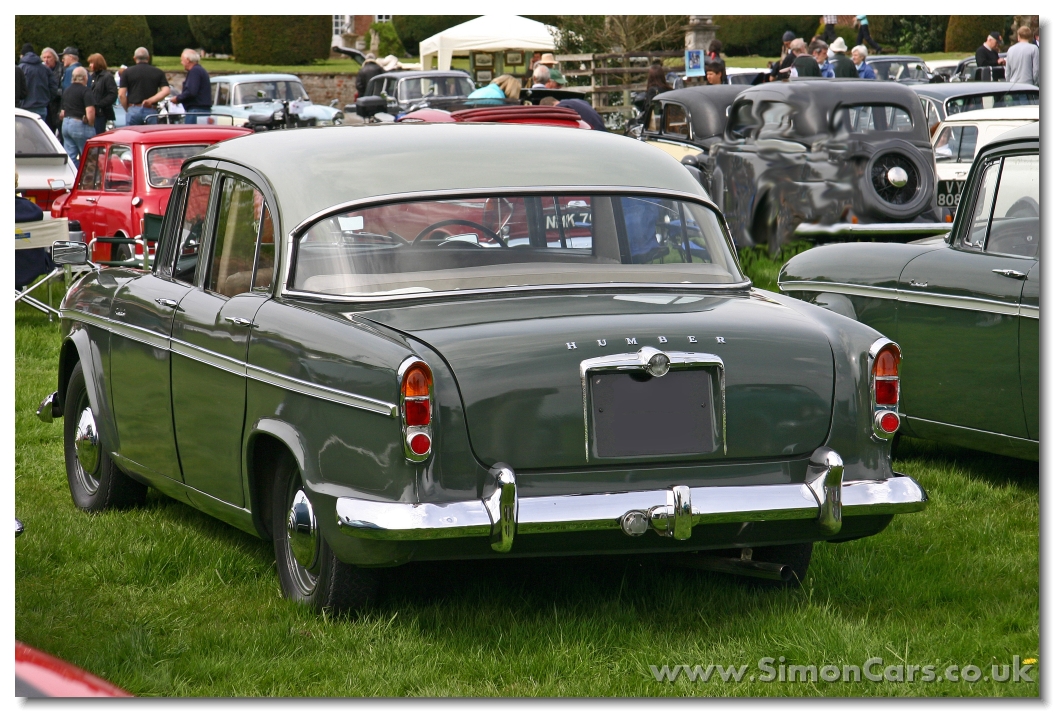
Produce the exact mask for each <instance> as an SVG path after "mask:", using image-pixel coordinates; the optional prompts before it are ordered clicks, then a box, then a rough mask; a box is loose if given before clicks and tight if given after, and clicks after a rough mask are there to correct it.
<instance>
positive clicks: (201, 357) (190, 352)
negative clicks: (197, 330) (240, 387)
mask: <svg viewBox="0 0 1054 712" xmlns="http://www.w3.org/2000/svg"><path fill="white" fill-rule="evenodd" d="M171 341H172V353H174V354H179V355H180V356H185V357H187V358H189V359H191V360H192V361H197V362H198V363H203V364H205V365H206V366H212V367H213V368H218V369H219V370H221V371H226V372H227V373H233V374H234V375H236V376H243V377H244V376H245V362H244V361H239V360H237V359H234V358H231V357H230V356H224V355H223V354H218V353H216V352H215V351H210V350H209V349H203V348H202V347H200V346H196V345H194V344H190V343H187V342H186V341H181V340H179V339H172V340H171Z"/></svg>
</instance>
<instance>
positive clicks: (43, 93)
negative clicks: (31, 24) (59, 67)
mask: <svg viewBox="0 0 1054 712" xmlns="http://www.w3.org/2000/svg"><path fill="white" fill-rule="evenodd" d="M18 66H19V68H20V69H21V70H22V73H23V74H24V75H25V77H26V95H25V98H24V99H22V104H21V106H22V108H23V109H25V110H26V111H32V112H33V113H34V114H36V115H37V116H39V117H40V118H42V119H47V116H48V103H49V102H50V101H51V97H52V96H53V95H54V94H55V92H57V91H58V83H57V82H56V81H55V75H53V74H52V73H51V70H49V69H48V68H47V67H46V66H45V65H44V63H43V62H42V61H41V59H40V57H38V56H37V53H36V52H34V51H33V45H31V44H29V43H28V42H27V43H26V44H24V45H22V59H21V61H19V63H18Z"/></svg>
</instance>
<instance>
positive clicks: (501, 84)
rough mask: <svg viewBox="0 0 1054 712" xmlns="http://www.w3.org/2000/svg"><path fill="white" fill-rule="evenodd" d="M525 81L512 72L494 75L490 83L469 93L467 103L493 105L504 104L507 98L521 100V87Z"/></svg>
mask: <svg viewBox="0 0 1054 712" xmlns="http://www.w3.org/2000/svg"><path fill="white" fill-rule="evenodd" d="M522 87H523V83H522V82H521V81H520V80H519V79H517V78H516V77H514V76H512V75H511V74H502V75H500V76H497V77H494V79H493V80H492V81H491V83H490V84H488V85H487V86H485V87H480V88H479V89H477V90H476V91H474V92H472V93H471V94H469V95H468V99H467V101H466V102H465V103H466V104H469V105H472V106H493V105H496V104H504V103H506V100H507V99H512V100H513V101H519V100H520V89H521V88H522Z"/></svg>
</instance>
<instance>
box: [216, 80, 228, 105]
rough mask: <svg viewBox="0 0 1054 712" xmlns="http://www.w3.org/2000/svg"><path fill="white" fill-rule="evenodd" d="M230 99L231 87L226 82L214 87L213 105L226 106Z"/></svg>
mask: <svg viewBox="0 0 1054 712" xmlns="http://www.w3.org/2000/svg"><path fill="white" fill-rule="evenodd" d="M230 98H231V85H230V84H228V83H227V82H220V83H219V84H217V85H216V99H215V101H214V102H213V103H215V104H216V105H218V106H226V105H227V104H228V103H229V102H230Z"/></svg>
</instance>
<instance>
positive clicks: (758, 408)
mask: <svg viewBox="0 0 1054 712" xmlns="http://www.w3.org/2000/svg"><path fill="white" fill-rule="evenodd" d="M406 129H409V130H406ZM340 132H344V133H340ZM370 132H372V133H370ZM535 132H541V133H537V135H535ZM578 133H582V134H585V133H587V132H571V131H564V130H561V129H552V128H544V127H513V128H512V129H511V133H510V127H493V126H478V127H476V128H475V129H473V128H472V127H463V126H453V127H444V126H430V127H429V126H403V127H399V128H396V129H395V130H394V131H393V130H392V129H391V128H390V127H389V128H380V129H376V128H370V127H366V128H359V129H356V128H351V127H346V128H337V129H335V130H332V131H331V130H330V129H319V130H305V131H301V132H292V131H290V132H284V133H283V132H274V135H273V136H272V135H271V134H262V135H259V136H255V137H248V139H251V140H247V141H246V142H244V143H241V144H239V143H238V141H240V140H241V139H238V140H236V141H232V142H229V143H228V144H225V145H223V146H222V147H217V148H216V149H215V150H212V151H210V152H209V153H208V154H206V155H205V156H204V158H202V159H201V160H195V161H194V162H192V163H189V164H188V165H187V166H185V167H184V175H186V173H187V172H188V171H191V172H193V171H198V172H201V171H208V170H213V169H216V168H219V169H223V170H228V169H229V170H230V171H231V172H234V173H238V174H239V175H240V176H241V177H243V178H245V179H246V180H250V181H252V182H254V183H256V184H257V185H258V187H260V188H261V190H262V193H263V195H264V198H265V200H266V201H267V203H268V205H269V206H270V207H272V208H273V212H274V215H275V218H276V222H277V223H278V226H279V230H278V233H279V236H280V240H282V241H284V240H287V239H288V236H289V231H290V230H291V229H292V227H293V226H295V225H296V224H297V223H298V222H300V221H302V220H303V219H304V218H305V217H306V216H307V215H309V214H311V213H313V212H316V211H317V210H320V209H322V208H323V207H330V206H331V205H332V204H333V203H335V202H341V201H346V200H349V199H352V198H356V197H364V196H365V197H369V196H372V195H378V194H383V193H384V190H383V189H382V188H380V187H378V186H383V185H398V186H399V188H400V190H426V189H428V190H431V189H438V188H443V189H448V188H454V187H466V188H472V187H485V186H489V185H494V184H501V185H516V181H518V182H519V183H520V184H522V185H524V186H526V187H530V186H532V185H535V184H536V183H540V182H541V179H542V175H541V174H540V173H539V171H538V169H537V168H532V169H530V170H528V169H527V168H524V165H526V164H528V163H530V156H532V155H534V153H535V151H536V146H537V145H538V142H537V141H532V140H531V138H532V137H534V138H538V140H539V141H540V140H541V139H544V140H545V142H548V145H547V147H546V151H547V155H549V156H551V157H552V163H551V165H550V164H547V167H546V173H545V175H547V176H549V177H550V181H552V180H558V181H559V182H561V184H564V185H616V184H617V183H618V182H625V180H624V179H623V177H624V176H626V175H629V174H628V173H627V170H628V168H627V166H632V175H633V176H634V179H636V178H638V177H639V179H640V182H639V185H646V186H651V187H653V188H663V189H668V190H670V191H679V192H681V193H691V194H693V195H702V193H701V189H700V188H699V186H698V184H697V183H696V182H695V181H694V179H692V178H691V176H690V174H688V173H687V172H686V171H685V170H684V169H683V167H680V166H678V165H677V164H676V161H673V160H672V159H670V158H669V157H666V156H663V155H662V154H661V153H660V152H657V151H654V150H652V149H651V148H648V147H645V146H644V145H643V144H641V143H639V142H635V141H631V140H628V139H625V138H622V137H615V136H604V135H600V134H598V135H596V136H591V137H588V138H582V137H579V136H578V135H577V134H578ZM286 134H288V135H286ZM572 134H574V135H575V136H574V138H571V137H572ZM385 137H388V138H389V139H390V140H378V139H380V138H385ZM391 137H396V138H397V139H398V140H397V141H396V140H393V139H391ZM437 137H440V138H442V141H440V139H439V138H437ZM473 137H475V138H473ZM510 137H513V138H515V139H516V140H515V141H513V140H511V138H510ZM437 141H438V142H439V143H437ZM582 141H585V142H586V147H585V148H583V147H582V146H581V145H579V142H582ZM437 146H438V148H437ZM295 147H299V148H298V150H297V151H296V155H295V157H296V158H297V160H300V161H301V162H300V163H294V164H290V163H289V160H290V151H292V150H293V148H295ZM322 147H325V150H323V148H322ZM424 147H428V148H429V149H434V151H433V153H434V154H435V155H437V156H439V162H438V164H437V165H442V164H443V161H449V162H451V163H454V162H458V161H461V162H462V163H464V162H466V161H470V160H477V159H478V158H479V157H480V156H488V155H491V154H495V153H500V152H502V151H504V153H503V154H502V156H503V158H505V159H508V160H503V161H493V160H492V161H489V162H486V161H481V162H480V168H479V170H478V171H475V172H473V171H468V170H462V171H460V172H457V171H454V172H450V171H436V170H424V169H422V167H421V165H420V156H421V155H422V153H423V151H424ZM382 149H383V150H382ZM403 149H405V155H404V154H403V153H400V151H401V150H403ZM586 149H588V150H586ZM359 152H361V161H359V163H358V165H360V166H361V169H362V170H363V173H362V175H369V176H371V179H370V180H366V179H363V180H361V181H359V180H351V181H349V180H348V179H347V171H348V165H349V164H350V162H351V159H352V158H353V157H354V158H356V160H358V158H359V157H360V153H359ZM521 153H522V156H521V155H520V154H521ZM565 154H567V155H570V156H571V157H573V158H574V159H575V160H574V161H570V160H566V156H565ZM472 156H476V157H477V158H476V159H473V158H472ZM430 157H431V154H430ZM220 159H230V160H237V161H239V162H240V163H241V164H243V165H242V166H241V167H235V166H232V165H230V164H227V163H224V162H223V160H220ZM587 159H588V160H587ZM304 162H306V165H305V163H304ZM290 165H294V166H295V167H297V168H298V170H289V167H290ZM247 166H253V167H255V171H258V174H257V173H255V172H254V171H251V170H249V169H248V168H247ZM371 166H374V167H377V171H379V172H380V173H383V175H382V176H381V177H383V178H384V180H379V179H378V178H377V173H376V172H375V171H374V169H373V168H371ZM315 168H318V171H319V173H318V174H317V175H313V174H311V171H313V170H315ZM564 168H566V169H567V170H566V171H565V170H564ZM550 169H551V170H550ZM338 171H339V173H338ZM306 175H311V177H312V179H311V180H306V179H305V176H306ZM528 175H530V176H531V177H530V178H528V177H527V176H528ZM552 176H560V178H559V179H553V178H552ZM338 178H339V180H338ZM216 183H217V184H219V181H216ZM309 192H310V193H311V194H310V195H308V193H309ZM276 195H277V196H279V197H276ZM173 196H174V197H173V201H174V204H175V205H181V201H182V199H183V198H182V188H180V187H177V189H176V190H175V191H174V194H173ZM283 201H285V202H283ZM213 202H215V195H214V200H213ZM286 206H289V211H288V212H285V208H286ZM177 227H178V226H176V225H175V221H174V220H173V219H171V218H169V219H167V220H166V223H165V226H164V228H163V231H162V243H161V245H160V246H159V251H158V254H159V255H161V257H160V258H159V260H158V267H157V268H156V269H155V272H154V273H151V274H143V273H140V272H136V271H132V270H105V271H103V272H102V273H97V274H96V273H93V274H91V275H89V276H87V277H85V278H83V279H82V280H81V281H80V282H79V283H78V284H77V285H75V286H74V287H73V288H72V289H71V290H70V292H69V293H68V294H67V296H66V298H65V301H64V306H63V309H64V312H63V333H64V335H65V338H67V339H69V344H70V346H69V349H70V351H69V353H70V354H72V355H71V356H69V357H68V358H70V359H72V358H74V356H76V357H78V358H80V359H81V360H83V361H86V362H90V363H91V366H92V368H91V379H90V383H91V384H94V385H93V386H92V393H93V398H94V399H95V402H94V403H93V406H95V407H97V408H98V413H99V419H100V424H99V427H100V431H101V432H102V433H103V438H104V442H105V443H106V445H107V447H109V448H110V449H111V450H112V452H113V453H114V456H115V459H116V461H117V462H119V463H120V465H121V467H122V468H124V469H125V470H126V471H128V472H129V473H130V474H131V475H132V476H134V477H136V478H138V479H141V480H142V481H144V482H148V483H149V484H151V485H153V486H155V487H157V488H158V489H159V490H161V491H162V492H164V493H166V494H168V495H170V496H172V497H176V498H178V499H180V500H182V501H185V502H188V503H189V504H191V505H192V506H195V507H198V508H200V509H202V510H203V511H206V512H208V513H209V514H211V515H213V516H215V517H217V518H219V519H222V520H223V521H226V522H229V523H231V524H233V525H234V526H237V527H239V528H241V529H244V530H246V531H252V532H254V533H256V534H258V535H260V536H262V537H267V536H268V533H267V531H266V525H265V522H266V521H269V519H270V514H269V513H268V512H265V511H263V508H264V506H265V502H266V496H265V493H267V492H268V491H269V488H270V486H271V482H270V480H269V478H270V477H272V476H273V464H274V463H273V457H274V452H275V451H274V447H279V448H283V449H285V450H287V451H288V453H289V454H290V455H291V456H292V457H293V459H294V460H295V461H296V462H297V464H298V466H299V468H300V470H301V473H302V477H303V481H304V484H305V489H306V491H307V494H308V496H309V497H310V498H311V501H312V505H313V507H314V511H315V515H316V519H317V521H318V523H319V526H320V528H321V531H322V534H323V536H324V537H325V538H326V539H327V541H329V542H330V544H331V546H332V547H333V548H334V551H335V552H336V553H337V555H338V556H340V557H341V558H342V559H343V560H345V561H348V562H351V563H355V564H360V565H372V566H382V565H392V564H397V563H400V562H403V561H406V560H409V559H411V558H418V559H424V558H435V559H442V558H462V557H476V556H506V554H496V553H495V552H493V550H491V549H490V547H489V544H488V543H487V542H486V541H482V542H480V541H474V540H460V541H459V540H444V541H443V542H438V543H437V542H384V541H376V540H369V539H361V538H355V537H349V536H345V535H343V534H341V533H340V532H338V530H337V525H336V517H335V502H336V498H338V497H342V496H348V497H358V498H365V499H372V500H377V501H398V502H411V503H416V502H435V503H441V502H453V501H463V500H468V499H474V498H478V497H480V496H481V495H482V492H483V489H484V487H485V485H487V484H488V482H489V480H488V477H489V475H488V468H489V467H490V466H491V465H492V464H494V463H495V462H497V461H504V462H507V463H510V464H511V465H512V466H513V467H514V468H515V469H516V470H517V471H518V473H519V480H518V487H519V491H520V494H521V496H543V495H558V494H575V493H602V492H613V491H627V490H647V489H656V488H668V487H670V486H671V485H688V486H692V487H706V486H712V485H727V484H736V485H740V484H742V485H745V484H759V485H760V484H779V483H788V482H802V481H803V480H804V477H805V470H806V466H807V460H808V457H809V455H810V454H811V452H812V451H813V450H814V449H815V448H817V447H819V446H822V445H827V446H829V447H832V448H834V449H835V450H836V451H837V452H838V453H839V454H840V455H841V457H842V459H843V461H844V464H845V479H846V480H883V479H886V478H888V477H890V476H891V475H892V470H891V467H890V459H889V445H888V443H887V442H880V441H878V440H877V439H875V438H873V437H872V424H871V422H870V419H869V418H868V417H861V413H869V412H870V390H869V384H868V373H867V363H868V358H867V351H868V348H869V347H870V346H871V344H873V343H874V341H875V340H876V339H877V338H879V334H878V333H877V332H876V331H875V330H874V329H872V328H870V327H868V326H866V325H864V324H861V323H858V322H855V321H851V320H847V319H842V318H839V317H837V316H834V315H832V314H831V313H830V312H828V311H826V310H824V309H821V308H819V307H816V306H814V305H811V304H807V303H804V302H802V301H799V300H796V299H792V298H789V297H785V296H782V295H774V294H770V293H767V292H761V291H758V290H751V289H748V288H745V287H735V288H729V287H727V286H721V287H713V288H707V289H689V288H686V287H685V286H683V285H679V284H671V285H670V286H669V288H668V289H662V288H650V289H648V290H647V291H646V292H644V293H642V292H641V290H628V289H615V288H611V287H605V286H603V285H601V286H598V287H597V288H596V289H595V290H583V289H581V288H578V289H575V290H561V289H559V288H555V289H543V290H538V291H536V292H533V293H515V292H501V291H495V293H493V294H479V295H468V294H466V295H463V296H460V297H454V298H450V297H447V298H444V299H442V300H434V299H429V298H422V297H420V296H412V297H407V298H405V299H401V300H397V301H392V302H380V303H373V304H370V305H366V304H353V303H350V302H346V301H339V300H332V301H326V300H322V299H308V298H291V297H290V296H287V295H283V293H282V291H281V289H280V288H279V287H278V286H277V284H276V286H275V287H274V288H273V289H272V291H271V292H270V293H263V292H261V293H255V294H242V295H239V296H237V297H233V298H230V299H227V298H222V297H219V296H217V295H215V294H212V293H208V292H206V291H205V290H204V289H203V286H202V281H203V280H202V277H201V276H200V275H199V277H198V283H197V284H195V285H188V284H181V283H179V282H176V281H174V280H173V279H172V278H171V276H170V270H169V271H166V268H165V267H164V264H165V262H164V260H165V259H166V258H165V256H166V255H169V256H170V255H171V254H172V252H173V243H172V241H173V240H174V239H175V237H176V235H177V229H176V228H177ZM208 233H209V230H206V231H205V233H204V234H203V236H202V243H201V246H200V247H199V249H200V250H201V254H202V255H204V254H208V252H209V250H210V249H211V245H212V237H211V235H209V234H208ZM284 248H285V245H284V244H280V245H279V249H278V250H277V254H278V255H279V256H280V257H279V259H280V260H284V259H285V258H286V255H288V252H287V250H286V249H284ZM281 268H282V265H279V269H278V270H277V273H279V274H280V273H281V271H282V270H281ZM278 281H279V280H275V282H276V283H277V282H278ZM157 299H170V300H173V301H174V302H176V303H178V308H176V309H173V308H170V307H162V306H160V305H158V303H157V302H156V301H155V300H157ZM228 318H238V319H246V320H248V321H251V322H252V326H251V327H247V326H242V327H239V326H237V325H232V324H231V322H230V321H229V320H228ZM660 336H662V337H664V338H665V341H660V340H659V337H660ZM689 336H691V337H694V339H695V340H694V342H693V341H690V340H689V338H688V337H689ZM718 337H720V338H721V339H722V340H723V343H722V342H721V341H719V339H718ZM598 339H599V340H606V341H607V345H606V346H601V345H600V344H599V343H598ZM627 339H635V340H636V343H635V344H634V343H627V341H626V340H627ZM568 342H573V343H574V344H575V347H574V348H568V346H567V344H568ZM645 345H651V346H657V347H661V348H663V349H664V350H677V351H695V352H703V353H712V354H716V355H718V356H720V357H721V358H722V359H723V361H724V364H725V378H726V400H727V452H725V450H724V448H723V447H722V448H721V449H719V450H718V451H715V452H713V453H708V454H701V455H697V456H689V457H684V456H670V457H666V458H621V459H620V458H607V459H596V458H590V460H589V461H588V462H587V461H586V456H585V429H584V423H583V415H582V384H581V380H580V378H581V376H580V370H579V369H580V363H581V361H582V360H584V359H587V358H591V357H595V356H600V355H604V354H611V353H627V352H636V351H637V350H638V349H639V348H641V347H642V346H645ZM64 353H66V352H64ZM411 356H415V357H418V358H421V359H423V360H424V361H426V362H427V363H428V364H429V365H430V367H431V369H432V372H433V378H434V394H435V405H436V407H435V411H434V421H433V435H434V441H433V455H432V456H431V457H430V458H429V459H427V460H426V461H425V462H423V463H420V464H415V463H412V462H409V461H408V460H407V459H406V457H405V455H404V451H403V442H402V437H403V435H402V429H401V421H400V419H399V417H397V414H396V413H395V412H394V411H393V410H392V409H393V408H395V407H396V404H398V401H399V392H398V390H399V382H398V368H399V366H400V364H401V363H402V362H403V361H404V360H405V359H407V358H409V357H411ZM63 372H64V373H65V372H66V371H65V370H64V371H63ZM62 378H63V377H62V376H61V375H60V383H59V391H60V394H64V392H65V391H64V388H65V384H64V383H63V382H62ZM268 443H270V444H268ZM262 444H263V445H262ZM267 448H271V449H267ZM851 519H854V521H853V522H852V523H851V525H849V526H848V527H847V528H845V529H843V530H842V532H841V534H840V535H839V536H840V537H842V538H846V537H849V536H858V535H859V536H863V535H868V534H873V533H877V532H878V531H881V529H882V528H883V527H885V526H886V524H888V522H889V517H888V516H879V517H859V518H851ZM822 538H824V535H823V534H822V533H821V532H820V530H819V529H818V528H817V524H816V523H815V522H768V523H756V524H750V525H739V524H737V525H734V526H732V525H727V526H726V525H720V526H714V527H707V528H705V531H704V530H701V531H700V534H699V535H698V536H694V535H693V539H692V541H691V542H690V543H677V544H674V543H671V542H665V541H662V542H659V543H658V544H656V540H654V539H652V538H645V539H647V540H645V539H640V540H635V539H630V538H628V537H626V536H625V535H623V534H621V533H617V536H613V537H612V536H609V535H607V534H603V535H592V534H583V535H578V534H567V535H539V536H538V537H537V539H536V540H535V541H533V542H531V543H530V544H525V545H523V546H519V545H518V547H519V548H518V549H517V550H516V552H514V555H534V554H543V553H553V554H555V553H569V552H601V551H604V552H619V551H623V552H631V551H645V550H670V549H671V547H672V548H678V547H679V548H692V549H699V548H715V547H720V546H730V545H733V544H735V543H737V542H738V543H740V544H742V543H743V542H757V543H761V542H764V543H778V542H788V543H789V542H796V541H814V540H819V539H822Z"/></svg>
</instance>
